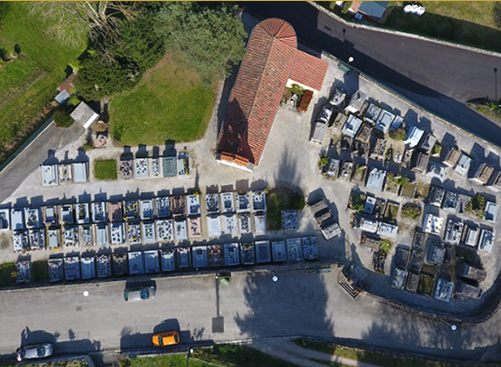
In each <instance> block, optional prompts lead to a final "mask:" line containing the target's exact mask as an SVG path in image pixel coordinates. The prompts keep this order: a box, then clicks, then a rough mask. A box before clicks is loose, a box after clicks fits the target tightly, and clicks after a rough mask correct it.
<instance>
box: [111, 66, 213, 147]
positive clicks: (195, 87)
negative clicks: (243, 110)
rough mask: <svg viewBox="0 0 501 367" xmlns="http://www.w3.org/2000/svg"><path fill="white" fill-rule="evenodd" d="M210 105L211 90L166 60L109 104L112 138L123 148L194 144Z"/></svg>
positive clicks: (184, 70)
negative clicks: (192, 141) (168, 143)
mask: <svg viewBox="0 0 501 367" xmlns="http://www.w3.org/2000/svg"><path fill="white" fill-rule="evenodd" d="M213 104H214V91H213V88H212V87H211V86H209V85H204V84H202V83H201V81H200V78H199V76H198V75H197V74H196V73H195V72H194V71H192V70H190V69H188V68H187V67H186V66H183V65H179V64H176V63H174V62H173V61H171V60H169V59H168V58H167V57H166V58H164V59H163V60H162V61H160V63H159V64H158V65H156V66H155V67H154V68H152V69H151V70H149V71H148V72H146V74H145V75H144V76H143V79H142V80H141V81H140V82H139V84H138V85H137V86H135V87H134V88H133V89H132V90H130V91H127V92H124V93H123V94H121V95H120V96H117V97H116V98H114V99H113V100H112V101H111V109H110V123H111V131H112V137H113V139H114V140H116V141H119V142H120V143H121V144H123V145H139V144H147V145H161V144H164V143H165V141H166V140H173V141H177V142H182V141H191V140H196V139H199V138H201V137H202V136H203V134H204V132H205V129H206V128H207V124H208V122H209V119H210V116H211V113H212V107H213Z"/></svg>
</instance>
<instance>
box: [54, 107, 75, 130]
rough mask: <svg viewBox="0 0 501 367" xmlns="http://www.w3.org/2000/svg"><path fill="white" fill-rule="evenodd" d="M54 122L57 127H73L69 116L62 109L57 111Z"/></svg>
mask: <svg viewBox="0 0 501 367" xmlns="http://www.w3.org/2000/svg"><path fill="white" fill-rule="evenodd" d="M54 121H55V123H56V125H57V126H59V127H70V126H71V125H73V122H75V120H73V119H72V118H71V116H70V114H69V113H68V112H67V111H66V110H64V109H58V110H57V111H56V113H55V114H54Z"/></svg>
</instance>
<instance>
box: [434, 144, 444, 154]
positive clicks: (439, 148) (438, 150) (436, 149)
mask: <svg viewBox="0 0 501 367" xmlns="http://www.w3.org/2000/svg"><path fill="white" fill-rule="evenodd" d="M441 152H442V146H441V145H440V144H438V143H437V144H435V145H434V146H433V149H432V155H440V153H441Z"/></svg>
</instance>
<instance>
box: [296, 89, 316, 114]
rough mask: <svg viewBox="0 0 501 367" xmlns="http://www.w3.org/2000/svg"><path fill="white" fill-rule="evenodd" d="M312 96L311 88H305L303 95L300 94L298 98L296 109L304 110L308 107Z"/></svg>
mask: <svg viewBox="0 0 501 367" xmlns="http://www.w3.org/2000/svg"><path fill="white" fill-rule="evenodd" d="M312 98H313V92H312V91H311V90H305V91H304V93H303V95H302V96H301V99H300V100H299V104H298V106H297V110H298V111H299V112H305V111H306V110H307V109H308V106H309V105H310V102H311V99H312Z"/></svg>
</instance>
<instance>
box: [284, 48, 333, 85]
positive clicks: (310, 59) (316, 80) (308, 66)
mask: <svg viewBox="0 0 501 367" xmlns="http://www.w3.org/2000/svg"><path fill="white" fill-rule="evenodd" d="M328 67H329V63H328V62H327V61H325V60H322V59H319V58H318V57H315V56H313V55H310V54H307V53H306V52H303V51H298V52H297V54H296V60H295V61H294V66H293V67H292V71H291V75H290V77H289V79H291V80H294V81H295V82H299V83H301V84H303V85H306V86H307V87H310V88H313V89H315V90H317V91H319V90H320V89H322V85H323V84H324V78H325V74H326V73H327V68H328Z"/></svg>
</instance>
